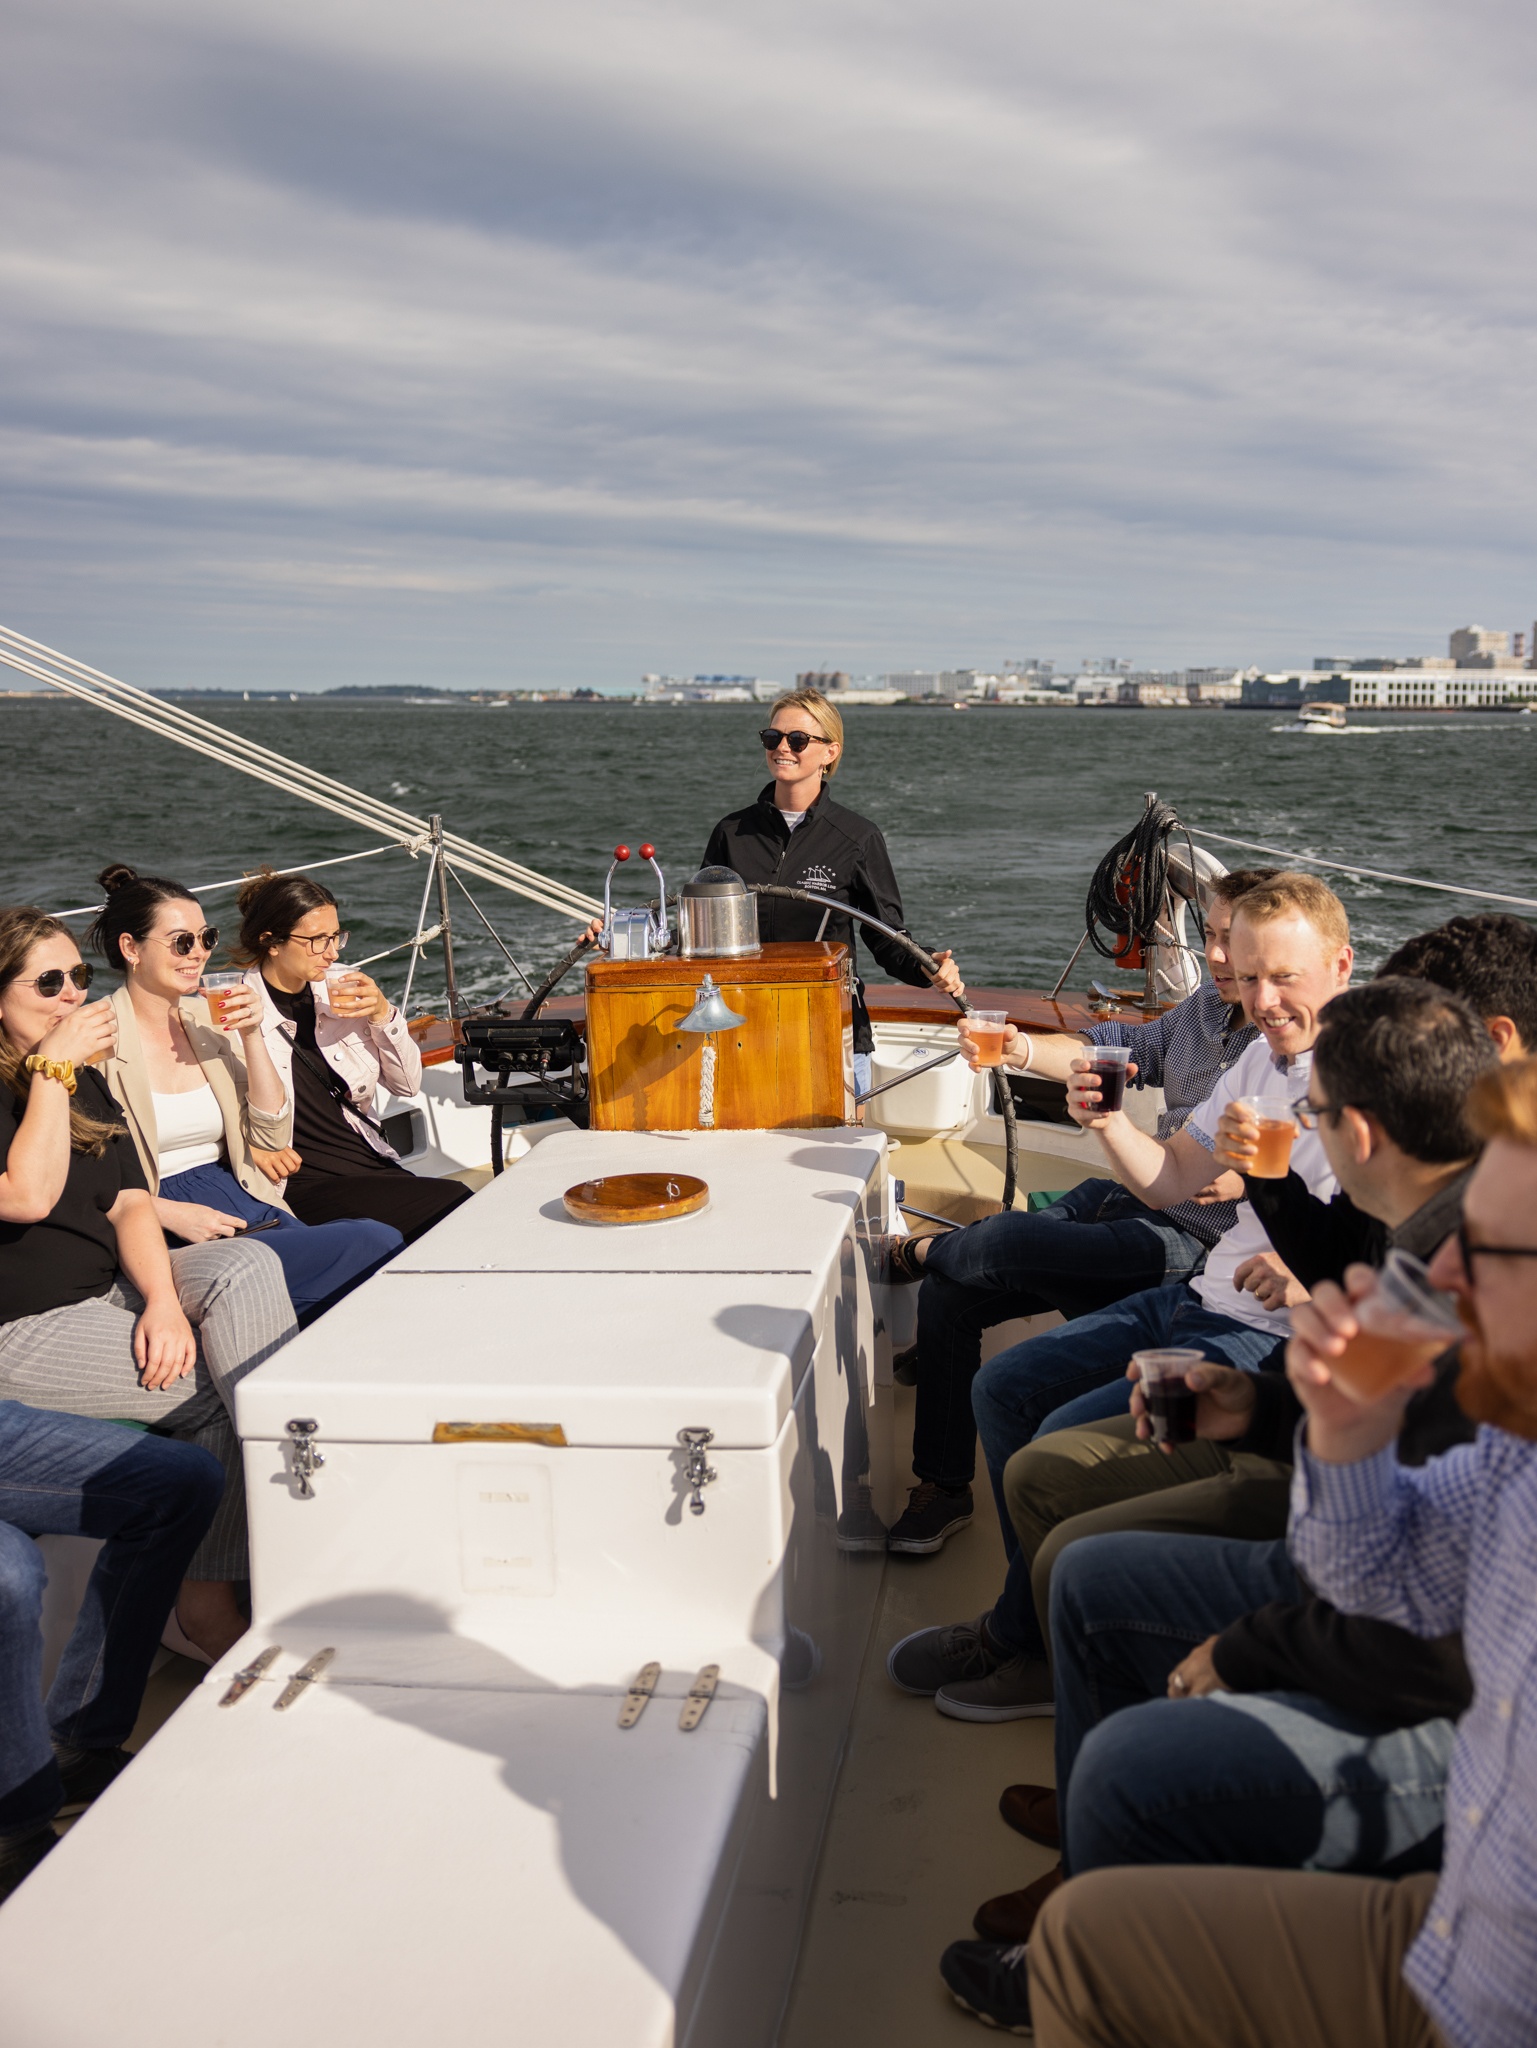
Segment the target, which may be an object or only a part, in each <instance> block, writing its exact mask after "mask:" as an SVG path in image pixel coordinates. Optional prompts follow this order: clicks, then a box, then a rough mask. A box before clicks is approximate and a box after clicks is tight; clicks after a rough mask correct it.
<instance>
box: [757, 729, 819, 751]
mask: <svg viewBox="0 0 1537 2048" xmlns="http://www.w3.org/2000/svg"><path fill="white" fill-rule="evenodd" d="M758 737H759V739H760V740H762V742H763V744H764V746H765V747H766V748H767V749H768V751H769V752H770V753H771V754H772V753H773V751H774V749H775V748H776V747H777V746H778V745H779V744H780V742H781V741H783V743H784V745H785V746H787V747H788V748H789V749H790V752H791V753H792V754H795V755H796V756H799V755H801V754H804V753H805V751H806V749H807V748H808V747H810V746H814V745H815V744H816V743H817V742H818V741H819V740H820V741H821V743H822V745H823V746H824V747H825V746H827V745H828V744H829V742H828V740H827V739H826V738H825V737H824V736H823V735H822V734H821V733H819V732H780V731H779V730H778V729H777V728H776V727H774V726H772V725H766V726H764V727H763V729H762V731H761V732H760V733H759V734H758Z"/></svg>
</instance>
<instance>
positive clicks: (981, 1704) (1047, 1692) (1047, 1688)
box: [897, 1644, 1056, 1721]
mask: <svg viewBox="0 0 1537 2048" xmlns="http://www.w3.org/2000/svg"><path fill="white" fill-rule="evenodd" d="M897 1647H898V1648H899V1649H900V1647H901V1645H900V1644H898V1646H897ZM991 1663H992V1668H991V1670H989V1671H987V1672H983V1673H979V1674H977V1675H976V1676H973V1677H957V1678H955V1679H953V1680H951V1681H950V1682H948V1683H947V1684H944V1685H941V1686H940V1687H939V1688H938V1689H937V1690H936V1692H935V1694H934V1704H935V1706H936V1707H938V1709H939V1711H940V1712H941V1713H942V1714H948V1715H949V1716H950V1718H951V1719H952V1720H954V1721H1031V1720H1035V1719H1037V1718H1038V1717H1039V1716H1041V1715H1044V1714H1052V1713H1055V1712H1056V1706H1055V1702H1054V1700H1053V1696H1052V1689H1051V1666H1050V1665H1049V1664H1048V1663H1047V1662H1046V1659H1045V1658H1044V1657H1010V1658H1009V1659H1008V1660H1007V1662H1005V1663H1000V1662H999V1661H998V1659H997V1658H996V1657H994V1658H993V1659H992V1660H991Z"/></svg>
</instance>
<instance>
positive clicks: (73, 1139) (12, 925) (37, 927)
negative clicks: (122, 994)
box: [0, 907, 123, 1159]
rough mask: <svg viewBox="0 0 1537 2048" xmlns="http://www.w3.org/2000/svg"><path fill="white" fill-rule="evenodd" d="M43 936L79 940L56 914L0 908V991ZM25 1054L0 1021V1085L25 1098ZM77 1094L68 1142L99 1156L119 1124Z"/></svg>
mask: <svg viewBox="0 0 1537 2048" xmlns="http://www.w3.org/2000/svg"><path fill="white" fill-rule="evenodd" d="M44 939H68V940H69V942H70V944H71V945H72V946H74V947H75V950H76V951H77V952H78V951H79V941H78V940H77V939H76V938H75V935H74V933H73V932H72V931H71V930H70V928H69V926H68V925H67V924H61V923H60V922H59V920H58V918H56V917H50V916H49V915H48V913H47V911H46V910H31V909H28V908H26V907H22V908H18V909H15V910H0V991H3V990H5V989H7V988H9V987H10V985H11V983H12V982H13V981H15V980H16V979H17V978H18V977H19V976H20V975H21V974H22V973H23V972H24V971H25V968H26V965H27V961H28V959H29V957H30V956H31V953H32V949H33V947H34V946H39V945H41V944H42V942H43V940H44ZM26 1057H27V1056H26V1054H25V1053H24V1052H23V1051H22V1050H21V1048H20V1047H19V1046H17V1045H13V1044H12V1043H11V1040H10V1037H9V1035H8V1034H7V1032H6V1029H5V1026H4V1025H3V1024H0V1085H3V1086H5V1087H7V1088H9V1089H10V1091H11V1093H12V1094H13V1095H19V1096H20V1097H21V1099H22V1101H23V1102H25V1101H26V1099H27V1096H28V1093H29V1091H30V1090H31V1087H32V1077H31V1076H30V1075H29V1074H28V1073H27V1072H26V1071H25V1066H26ZM77 1103H78V1097H75V1096H71V1098H70V1104H69V1143H70V1149H71V1150H72V1151H74V1152H91V1153H94V1154H95V1156H96V1157H97V1158H98V1159H99V1158H100V1157H101V1155H102V1153H103V1152H105V1151H106V1149H107V1141H108V1139H109V1138H120V1137H122V1136H123V1129H122V1126H121V1125H119V1124H109V1123H106V1122H105V1121H103V1120H102V1119H101V1118H99V1117H94V1116H90V1115H88V1114H87V1113H86V1111H85V1110H83V1109H81V1108H79V1107H77Z"/></svg>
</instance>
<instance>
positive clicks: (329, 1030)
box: [246, 967, 422, 1189]
mask: <svg viewBox="0 0 1537 2048" xmlns="http://www.w3.org/2000/svg"><path fill="white" fill-rule="evenodd" d="M246 982H247V985H248V986H249V987H251V988H254V989H255V990H256V992H257V994H258V995H259V996H260V997H261V999H262V1038H263V1039H264V1040H265V1042H266V1046H267V1050H268V1052H270V1053H271V1055H272V1064H273V1065H274V1066H275V1067H276V1068H277V1070H278V1072H279V1073H280V1074H281V1075H282V1077H283V1086H284V1087H285V1088H286V1089H287V1090H288V1099H289V1101H290V1102H292V1101H293V1099H294V1079H293V1065H294V1050H293V1043H292V1039H291V1036H290V1034H291V1033H292V1031H293V1026H292V1025H291V1024H290V1023H289V1021H288V1019H287V1018H286V1017H285V1016H284V1015H283V1013H282V1011H281V1010H280V1009H279V1008H278V1006H277V1004H276V1003H274V1002H273V1000H272V997H271V994H270V993H269V991H268V988H267V984H266V983H265V982H264V981H263V980H262V977H261V970H260V968H254V967H253V968H252V970H251V972H250V973H249V974H248V975H247V976H246ZM310 989H311V992H312V993H313V995H314V998H315V1043H316V1045H317V1046H318V1047H319V1049H320V1053H321V1056H322V1058H323V1059H324V1060H325V1062H326V1065H327V1066H328V1067H330V1068H331V1070H332V1071H333V1073H335V1074H336V1075H338V1076H339V1078H340V1079H341V1080H342V1081H344V1082H345V1083H346V1086H347V1093H348V1095H349V1096H350V1097H351V1100H352V1107H353V1109H357V1110H361V1111H363V1112H364V1114H366V1115H372V1113H373V1102H374V1095H375V1092H376V1090H377V1089H378V1087H379V1085H380V1083H381V1082H382V1083H383V1085H384V1086H385V1087H386V1088H388V1090H389V1091H390V1093H391V1094H392V1095H400V1096H409V1095H418V1094H420V1093H421V1086H422V1056H421V1052H420V1050H419V1049H418V1047H417V1044H416V1041H415V1039H414V1038H412V1036H411V1034H410V1032H409V1031H408V1030H407V1029H406V1020H405V1018H404V1017H403V1016H402V1015H401V1013H400V1011H399V1010H397V1009H396V1008H395V1006H394V1005H393V1004H391V1006H390V1014H389V1015H388V1016H387V1017H386V1018H385V1020H384V1022H383V1023H382V1024H375V1023H374V1022H373V1021H372V1019H371V1018H358V1017H338V1016H337V1014H336V1012H335V1011H334V1010H330V1009H327V1007H326V985H325V982H324V981H312V982H311V983H310ZM343 1114H344V1115H345V1116H346V1117H347V1121H348V1123H350V1124H351V1125H352V1127H353V1129H354V1130H355V1131H356V1132H357V1134H358V1136H359V1137H360V1138H361V1139H362V1140H363V1141H364V1143H365V1144H367V1145H370V1146H372V1148H373V1150H374V1151H375V1152H378V1153H380V1154H382V1155H383V1157H384V1158H386V1159H395V1158H398V1157H399V1154H398V1153H397V1152H396V1151H395V1149H394V1147H393V1146H392V1145H390V1144H388V1143H387V1142H386V1141H385V1139H383V1138H381V1137H380V1135H379V1133H378V1132H377V1131H376V1130H372V1129H371V1128H370V1127H369V1125H367V1124H366V1123H364V1121H363V1118H362V1117H361V1116H354V1115H353V1114H351V1112H350V1111H347V1110H345V1109H344V1111H343ZM286 1185H287V1182H286V1181H280V1182H278V1183H277V1186H278V1187H279V1189H281V1188H283V1187H286Z"/></svg>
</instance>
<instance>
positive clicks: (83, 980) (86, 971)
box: [22, 960, 96, 1003]
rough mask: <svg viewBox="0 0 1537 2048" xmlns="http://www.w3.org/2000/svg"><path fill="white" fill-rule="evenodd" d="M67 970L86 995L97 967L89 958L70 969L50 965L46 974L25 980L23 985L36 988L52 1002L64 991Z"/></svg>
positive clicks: (46, 999) (47, 1001) (47, 1000)
mask: <svg viewBox="0 0 1537 2048" xmlns="http://www.w3.org/2000/svg"><path fill="white" fill-rule="evenodd" d="M66 972H67V973H68V975H69V978H70V980H71V981H72V982H73V983H74V984H75V987H76V988H77V989H79V991H80V993H81V994H82V995H84V993H85V991H86V990H87V989H88V988H89V987H90V985H91V982H92V979H93V977H94V976H95V973H96V969H95V968H94V967H93V966H92V965H91V963H90V961H89V960H82V961H81V962H80V964H79V966H78V967H71V968H68V969H65V968H63V967H50V968H49V970H48V972H47V973H46V974H39V975H36V976H35V977H34V978H33V979H32V980H31V981H24V982H23V983H22V987H23V988H35V989H36V990H37V992H38V994H39V995H40V996H41V997H42V998H43V1001H44V1002H45V1003H51V1002H52V1001H53V999H54V997H55V996H61V995H63V993H64V976H65V974H66Z"/></svg>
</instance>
